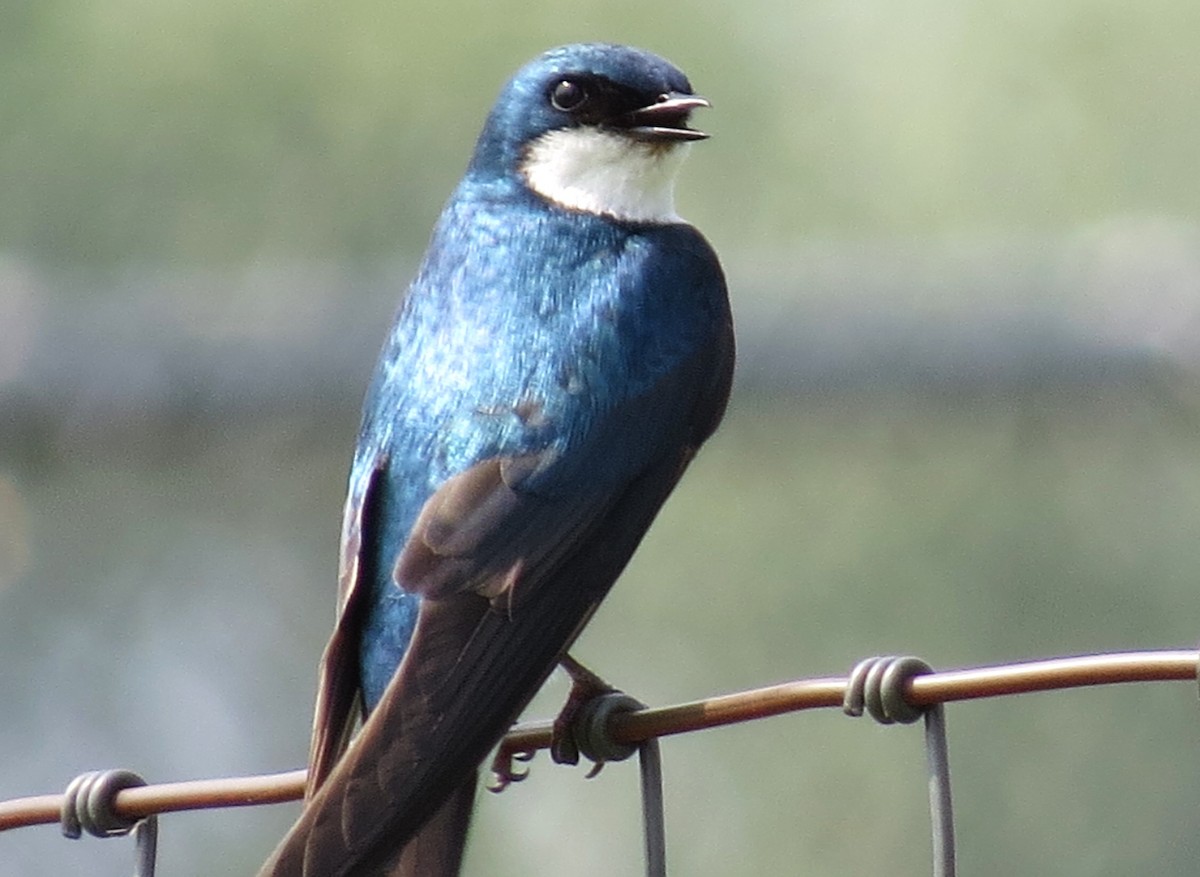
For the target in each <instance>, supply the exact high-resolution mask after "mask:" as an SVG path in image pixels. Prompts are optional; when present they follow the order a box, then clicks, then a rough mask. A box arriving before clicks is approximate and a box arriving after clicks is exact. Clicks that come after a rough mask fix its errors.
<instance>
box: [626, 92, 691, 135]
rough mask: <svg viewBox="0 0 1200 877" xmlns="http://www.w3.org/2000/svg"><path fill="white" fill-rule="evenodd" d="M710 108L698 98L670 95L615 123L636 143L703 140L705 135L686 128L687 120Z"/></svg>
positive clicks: (688, 95)
mask: <svg viewBox="0 0 1200 877" xmlns="http://www.w3.org/2000/svg"><path fill="white" fill-rule="evenodd" d="M710 106H712V104H710V103H709V102H708V101H707V100H706V99H704V98H702V97H700V96H699V95H695V94H680V93H679V92H672V93H670V94H664V95H663V96H662V97H660V98H659V99H658V100H657V101H656V102H654V103H652V104H650V105H649V106H646V107H642V108H641V109H638V110H634V111H633V112H632V113H627V114H626V115H624V116H622V117H621V118H620V119H617V120H616V125H617V126H619V127H620V128H621V130H622V131H624V132H625V133H627V134H629V136H631V137H634V138H636V139H638V140H646V141H650V142H660V143H661V142H672V141H686V140H704V139H705V138H706V137H708V135H707V134H705V133H704V132H703V131H697V130H695V129H694V128H689V127H688V126H687V123H688V116H689V115H691V112H692V110H698V109H701V108H703V107H710Z"/></svg>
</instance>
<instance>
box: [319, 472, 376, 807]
mask: <svg viewBox="0 0 1200 877" xmlns="http://www.w3.org/2000/svg"><path fill="white" fill-rule="evenodd" d="M384 463H385V460H384V459H383V458H380V459H377V460H376V461H375V465H374V466H373V467H372V468H371V471H370V473H369V474H368V475H367V481H366V485H365V486H364V487H363V490H362V493H361V495H355V494H353V493H352V494H351V495H350V496H349V497H348V498H347V500H346V510H345V514H344V518H343V521H342V554H341V558H340V560H339V563H338V616H337V621H336V622H335V624H334V628H333V634H332V635H331V636H330V637H329V643H328V644H327V645H326V646H325V651H324V653H323V654H322V655H321V664H320V668H319V669H318V671H317V676H318V678H317V703H316V707H315V709H314V711H313V729H312V742H311V744H310V747H309V757H308V780H307V783H306V784H305V791H304V795H305V797H306V798H311V797H312V796H313V795H314V794H315V793H316V790H317V789H318V788H320V786H321V784H322V783H324V782H325V779H326V777H328V776H329V772H330V771H331V770H333V766H334V764H336V763H337V760H338V759H339V758H340V757H341V755H342V753H343V752H344V751H345V749H346V746H347V745H348V744H349V742H350V737H351V734H352V732H353V730H354V726H355V723H356V722H357V720H358V716H359V714H360V712H361V707H360V692H359V676H358V633H357V631H358V630H359V629H360V626H361V625H360V623H359V622H360V617H361V614H362V609H363V604H364V603H365V599H366V598H365V594H366V591H367V588H365V587H361V569H362V541H363V533H364V532H366V529H367V528H369V526H370V516H371V512H372V510H373V509H374V506H375V494H376V488H377V486H378V484H379V475H380V472H381V471H382V469H383V466H384Z"/></svg>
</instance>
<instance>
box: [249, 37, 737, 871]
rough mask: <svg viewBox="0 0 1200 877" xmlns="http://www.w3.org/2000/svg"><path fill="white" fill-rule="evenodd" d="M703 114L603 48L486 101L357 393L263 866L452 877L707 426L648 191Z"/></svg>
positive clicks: (681, 294)
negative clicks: (312, 712) (343, 489)
mask: <svg viewBox="0 0 1200 877" xmlns="http://www.w3.org/2000/svg"><path fill="white" fill-rule="evenodd" d="M706 106H708V101H706V100H705V99H704V98H702V97H699V96H697V95H696V94H695V93H693V91H692V87H691V85H690V83H689V82H688V80H687V78H686V77H685V76H684V75H683V73H681V72H680V71H679V70H678V69H676V68H675V67H674V66H672V65H671V64H669V63H668V62H667V61H665V60H663V59H662V58H659V57H657V56H655V55H652V54H649V53H647V52H643V51H639V50H636V49H632V48H628V47H624V46H614V45H600V44H588V45H572V46H565V47H562V48H558V49H553V50H551V51H549V52H546V53H545V54H543V55H541V56H540V57H538V58H536V59H535V60H533V61H532V62H531V63H529V64H528V65H526V66H525V67H523V68H522V69H521V70H520V71H518V72H517V74H516V75H515V76H514V77H513V79H512V80H511V81H510V82H509V83H508V84H507V85H506V86H505V87H504V89H503V90H502V91H501V93H500V96H499V98H498V99H497V100H496V103H495V105H494V106H493V108H492V110H491V113H490V114H489V115H488V118H487V121H486V123H485V125H484V128H483V132H482V134H481V135H480V137H479V140H478V143H477V144H476V147H475V152H474V155H473V157H472V158H471V161H470V164H469V166H468V167H467V171H466V174H465V176H464V177H463V179H462V182H461V183H459V185H458V187H457V189H455V191H454V193H453V194H452V195H451V197H450V200H449V202H448V203H447V204H446V207H445V209H444V210H443V212H442V215H441V218H440V219H439V220H438V223H437V226H436V228H435V229H434V232H433V237H432V240H431V242H430V245H429V249H428V251H427V252H426V254H425V258H424V261H423V263H422V265H421V267H420V270H419V272H418V274H417V277H416V279H415V280H414V281H413V283H412V286H411V287H410V289H409V290H408V294H407V296H406V297H405V298H404V301H403V303H402V305H401V307H400V311H399V314H398V316H397V317H396V320H395V323H394V325H393V327H392V329H391V333H390V334H389V336H388V338H387V341H386V343H385V345H384V348H383V352H382V354H381V357H380V359H379V363H378V366H377V368H376V370H375V373H374V377H373V379H372V381H371V385H370V388H369V390H368V392H367V397H366V402H365V404H364V411H363V420H362V427H361V431H360V433H359V437H358V445H357V449H356V451H355V455H354V461H353V464H352V467H351V472H350V483H349V496H348V499H347V502H346V510H345V517H344V522H343V529H342V554H341V565H340V571H339V599H338V618H337V624H336V628H335V630H334V632H333V635H332V638H331V639H330V642H329V645H328V646H327V648H326V650H325V654H324V657H323V658H322V664H321V673H320V685H319V690H318V695H317V707H316V720H315V726H314V731H313V742H312V753H311V759H310V764H309V780H308V782H309V786H308V797H307V802H306V805H305V808H304V810H303V811H302V813H301V816H300V818H299V820H298V822H297V823H296V825H295V826H294V827H293V828H292V830H291V831H290V832H289V833H288V835H287V836H286V837H285V838H284V840H283V841H282V843H281V844H280V846H279V847H278V849H276V851H275V852H274V854H273V855H272V857H271V859H270V860H269V861H268V862H267V864H266V865H265V866H264V867H263V870H262V872H261V874H262V875H274V877H282V875H288V877H302V875H304V877H345V875H355V877H359V875H385V874H386V875H418V874H419V875H421V877H445V875H454V874H457V873H458V870H459V864H460V859H461V855H462V848H463V844H464V842H465V836H466V829H467V824H468V821H469V818H470V810H471V805H472V801H473V796H474V789H475V784H476V779H477V771H478V768H479V765H480V763H481V761H482V760H483V759H484V758H485V757H486V755H487V753H488V750H489V749H491V747H493V746H494V745H495V744H496V743H497V742H498V741H499V739H500V738H501V737H502V736H503V735H504V733H505V731H507V729H508V728H509V726H510V725H511V724H512V723H513V722H514V721H515V720H516V718H517V716H518V714H519V713H520V711H521V710H522V709H523V708H524V707H525V705H526V704H527V703H528V702H529V700H530V699H531V698H532V696H533V695H534V693H535V692H536V691H537V689H538V688H539V686H540V685H541V684H542V682H543V681H544V680H545V678H546V677H547V676H548V675H549V673H550V671H551V670H552V669H553V667H554V666H555V664H556V663H557V662H558V661H559V660H560V659H561V658H562V657H563V656H564V654H565V652H566V649H567V648H568V646H570V644H571V643H572V642H573V641H574V639H575V637H576V636H577V635H578V634H579V632H580V630H581V629H582V628H583V626H584V625H585V624H586V623H587V621H588V619H589V618H590V617H591V614H592V612H593V611H595V609H596V607H597V605H598V604H599V603H600V601H601V600H602V599H603V597H604V595H605V594H606V593H607V592H608V589H609V587H610V586H611V585H612V583H613V581H614V580H615V579H616V578H617V576H618V575H619V574H620V572H621V570H622V569H623V568H624V566H625V564H626V563H627V562H628V560H629V558H630V556H631V555H632V554H633V551H634V549H635V548H636V547H637V545H638V543H639V542H640V541H641V539H642V536H643V535H644V534H645V532H646V528H647V527H649V525H650V523H651V521H652V520H653V519H654V516H655V514H656V513H657V512H658V509H659V507H660V506H661V505H662V503H663V502H664V501H665V500H666V498H667V496H668V494H670V492H671V490H672V489H673V488H674V486H675V484H676V482H677V481H678V480H679V478H680V476H681V475H682V474H683V471H684V469H685V468H686V467H687V465H688V463H689V462H690V461H691V459H692V457H693V455H694V454H695V453H696V451H697V449H698V448H699V447H700V445H701V444H702V443H703V442H704V440H705V439H707V438H708V437H709V435H711V434H712V432H713V430H714V429H716V427H717V424H718V422H719V421H720V419H721V417H722V414H723V413H724V410H725V402H726V399H727V397H728V395H729V387H730V382H731V379H732V374H733V361H734V342H733V328H732V321H731V317H730V311H729V303H728V299H727V296H726V289H725V280H724V277H723V275H722V272H721V267H720V264H719V263H718V261H717V257H716V255H715V254H714V252H713V250H712V248H711V247H710V246H709V244H708V242H707V241H706V240H705V239H704V237H703V236H701V234H700V233H699V232H698V231H696V229H695V228H693V227H692V226H691V225H688V224H687V223H686V222H684V220H682V219H681V218H680V217H679V216H678V215H677V214H676V212H675V204H674V197H673V188H674V179H675V174H676V171H677V169H678V167H679V164H680V161H681V160H682V158H683V156H684V154H685V153H686V151H687V145H688V144H689V143H691V142H692V141H695V140H700V139H703V138H704V137H705V136H706V135H705V134H703V133H701V132H700V131H697V130H695V129H693V128H690V127H688V119H689V115H690V113H691V112H692V110H695V109H698V108H700V107H706ZM360 719H362V722H363V725H362V729H361V731H360V732H359V733H358V735H357V736H356V737H354V738H353V739H351V732H352V730H353V728H354V726H355V724H356V723H357V722H358V721H359V720H360Z"/></svg>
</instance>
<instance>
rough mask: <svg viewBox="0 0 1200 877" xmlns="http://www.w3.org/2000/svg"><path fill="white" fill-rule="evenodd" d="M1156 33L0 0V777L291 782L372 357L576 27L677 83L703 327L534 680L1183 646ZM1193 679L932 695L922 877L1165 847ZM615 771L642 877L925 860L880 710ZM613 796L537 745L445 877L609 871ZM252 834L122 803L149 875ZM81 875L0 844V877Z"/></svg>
mask: <svg viewBox="0 0 1200 877" xmlns="http://www.w3.org/2000/svg"><path fill="white" fill-rule="evenodd" d="M1197 33H1200V5H1197V4H1196V3H1195V2H1193V0H1173V2H1172V0H1149V2H1146V3H1141V4H1128V3H1116V2H1101V0H1092V2H1084V0H1060V2H1057V3H1053V4H1045V3H1032V2H1021V0H1005V2H992V0H976V2H973V3H970V4H964V3H949V2H914V3H903V4H896V3H891V2H883V0H862V2H854V0H850V2H847V0H837V2H834V0H830V2H793V0H787V2H780V0H747V2H744V3H737V4H734V3H715V2H711V0H690V2H688V0H684V2H679V3H675V4H666V5H664V4H647V3H643V2H629V0H607V2H603V3H589V2H586V0H567V2H559V3H553V4H551V3H544V2H531V3H526V4H519V5H516V4H503V3H501V4H494V5H491V6H485V5H483V4H478V5H476V4H469V3H457V2H454V0H449V2H444V3H441V4H437V5H433V4H428V5H422V6H420V7H418V6H416V5H414V4H405V3H398V2H394V0H388V2H383V0H347V2H343V3H338V4H332V3H320V2H310V0H295V2H291V3H263V2H259V3H239V2H229V0H216V2H209V3H185V2H170V0H166V2H163V0H155V2H140V0H95V2H90V0H40V2H38V3H22V2H17V3H8V4H4V5H0V83H2V84H3V85H2V88H0V199H2V200H0V705H2V707H0V752H3V753H4V754H3V756H0V798H9V797H14V796H18V795H27V794H36V793H44V792H50V791H54V790H58V789H61V788H62V787H63V786H64V785H65V784H66V782H67V781H68V780H69V779H70V778H71V777H72V776H73V775H74V774H76V773H77V772H79V771H81V770H84V769H89V768H96V767H110V766H125V767H130V768H133V769H136V770H138V771H140V772H142V773H143V774H144V775H145V776H147V777H148V778H150V779H152V780H179V779H187V778H196V777H207V776H216V775H230V774H243V773H254V772H266V771H276V770H285V769H290V768H294V767H298V766H300V765H301V764H302V763H303V759H304V757H305V750H306V746H307V737H308V724H309V712H310V705H311V698H312V691H313V683H314V673H315V666H316V662H317V658H318V655H319V652H320V649H321V647H322V644H323V641H324V638H325V636H326V634H327V632H328V630H329V627H330V624H331V621H332V615H333V592H334V582H333V579H334V567H335V561H336V556H337V529H338V523H339V515H340V507H341V502H342V496H341V494H342V489H343V483H344V477H345V470H346V467H347V463H348V460H349V455H350V451H351V445H352V442H353V436H354V433H355V431H356V427H357V419H358V406H359V401H360V399H361V393H362V390H363V387H364V385H365V380H366V376H367V374H368V372H369V370H370V368H371V366H372V364H373V360H374V357H375V353H376V350H377V347H378V345H379V343H380V341H381V339H382V337H383V333H384V331H385V327H386V325H387V323H388V321H389V319H390V317H391V313H392V311H393V309H394V308H395V305H396V302H397V300H398V296H399V295H400V293H401V291H402V290H403V288H404V286H405V284H406V283H407V281H408V278H409V277H410V276H411V273H412V271H413V268H414V265H415V263H416V260H417V259H418V258H419V256H420V253H421V251H422V249H423V247H424V244H425V241H426V237H427V235H428V231H429V228H430V227H431V225H432V223H433V221H434V219H435V217H436V214H437V211H438V210H439V208H440V205H441V203H442V201H443V199H444V198H445V197H446V195H447V194H448V192H449V191H450V189H451V187H452V186H453V184H454V183H455V181H456V180H457V178H458V176H459V174H460V172H461V169H462V167H463V166H464V164H465V162H466V159H467V156H468V154H469V151H470V148H471V145H472V142H473V139H474V136H475V134H476V132H477V130H478V127H479V125H480V123H481V120H482V118H483V115H484V113H485V112H486V110H487V107H488V106H489V105H490V103H491V101H492V99H493V97H494V95H495V93H496V92H497V90H498V89H499V87H500V85H501V83H502V82H503V81H504V80H505V79H506V78H507V77H508V75H509V74H510V73H511V72H512V70H513V69H515V68H516V67H517V66H518V65H519V64H520V63H522V62H524V61H525V60H526V59H527V58H529V57H531V56H532V55H534V54H536V53H537V52H538V51H540V50H541V49H543V48H545V47H547V46H550V45H554V44H558V43H562V42H568V41H573V40H579V39H604V40H611V41H618V42H629V43H634V44H637V45H641V46H644V47H647V48H651V49H654V50H656V51H659V52H661V53H662V54H665V55H666V56H668V57H669V58H671V59H673V60H674V61H676V62H677V63H678V64H679V65H680V66H682V67H683V68H684V69H685V70H686V71H688V73H689V74H690V76H691V77H692V80H693V82H694V84H695V86H696V88H697V89H698V90H699V91H700V92H701V93H703V94H705V95H707V96H708V97H710V98H711V99H712V101H713V104H714V107H715V108H714V109H713V110H712V111H709V112H706V113H705V114H704V117H703V119H702V120H699V124H700V125H702V126H703V127H704V128H705V129H706V130H709V131H711V132H712V134H713V139H712V140H711V141H710V142H708V143H705V144H702V145H700V146H698V147H697V148H696V149H695V150H694V153H693V156H692V159H691V161H690V162H689V165H688V167H687V168H686V169H685V172H684V176H683V179H682V180H681V182H680V191H679V201H680V209H681V212H682V213H683V214H684V215H686V216H688V217H689V218H690V219H692V220H693V221H695V222H696V224H697V225H699V226H700V227H701V228H702V229H703V230H704V231H705V232H706V234H708V236H709V237H710V238H711V240H712V241H713V243H714V244H715V246H716V247H717V249H718V251H719V252H720V253H721V254H722V256H723V258H724V260H725V263H726V267H727V270H728V274H729V281H730V288H731V290H732V295H733V300H734V307H735V312H736V317H737V322H738V329H739V337H740V345H741V361H740V370H739V379H738V385H737V388H736V391H735V401H734V403H733V405H732V408H731V410H730V414H729V417H728V420H727V422H726V425H725V427H724V429H723V430H722V431H721V433H720V434H719V435H718V436H717V437H716V438H715V439H714V440H713V441H712V443H711V444H710V446H709V447H708V448H707V449H706V450H705V452H704V453H703V454H702V455H701V456H700V458H699V459H698V460H697V461H696V463H695V465H694V466H693V468H692V471H691V472H690V473H689V476H688V478H687V479H686V480H685V483H684V484H683V486H682V487H681V489H680V490H679V491H678V492H677V494H676V496H675V497H674V498H673V499H672V500H671V502H670V503H669V504H668V506H667V508H666V509H665V511H664V512H663V514H662V516H661V517H660V519H659V521H658V523H657V524H656V525H655V527H654V529H653V530H652V531H651V534H650V536H649V537H648V538H647V540H646V542H645V544H644V546H643V549H642V550H641V552H640V553H639V555H638V556H637V558H636V560H635V562H634V563H633V564H632V566H631V567H630V569H629V570H628V572H627V574H626V575H625V577H624V579H623V581H622V582H620V583H619V585H618V586H617V588H616V589H615V591H614V593H613V595H612V597H611V598H610V599H609V600H608V601H607V603H606V604H605V606H604V608H603V609H602V611H601V612H600V613H599V614H598V616H597V617H596V619H595V621H594V622H593V623H592V625H591V627H590V628H589V629H588V631H587V632H586V634H585V635H584V636H583V638H582V639H581V641H580V643H579V645H578V646H577V648H576V653H577V655H578V656H579V657H580V658H582V659H584V660H585V661H586V662H588V663H589V664H591V665H593V666H594V667H595V668H596V669H597V670H599V671H601V672H602V673H603V674H604V675H606V676H608V677H610V678H611V679H612V680H613V681H615V682H616V683H618V684H620V685H621V686H623V687H625V688H627V689H628V690H629V691H631V692H632V693H634V694H635V695H637V696H638V697H640V698H641V699H643V700H645V701H648V702H650V703H655V704H660V703H669V702H676V701H680V700H686V699H692V698H697V697H702V696H705V695H708V694H714V693H719V692H725V691H731V690H735V689H738V688H744V687H753V686H758V685H764V684H768V683H772V682H777V681H782V680H786V679H790V678H796V677H801V676H810V675H830V674H840V673H844V672H845V671H846V670H847V669H848V668H849V667H850V666H851V664H852V663H853V662H854V661H855V660H857V659H858V658H860V657H862V656H865V655H870V654H876V653H886V652H915V653H919V654H921V655H923V656H924V657H926V658H927V659H928V660H929V661H931V662H932V663H933V664H934V665H937V666H942V667H952V666H961V665H969V664H976V663H984V662H999V661H1007V660H1013V659H1022V658H1033V657H1039V656H1047V655H1057V654H1068V653H1080V652H1091V651H1103V650H1114V649H1130V648H1143V647H1187V646H1189V645H1190V644H1192V643H1194V642H1195V641H1196V639H1197V638H1198V637H1200V596H1198V594H1197V588H1196V572H1197V569H1198V567H1200V539H1197V535H1198V533H1200V459H1198V452H1200V422H1198V421H1200V382H1198V377H1197V376H1198V372H1197V368H1198V367H1200V224H1198V219H1200V174H1198V173H1197V162H1198V156H1200V114H1198V113H1197V112H1196V96H1197V94H1200V55H1197V53H1196V51H1195V38H1196V34H1197ZM564 691H565V685H564V684H563V682H562V681H561V680H558V679H556V680H554V681H553V682H552V684H551V686H550V690H549V691H548V692H547V693H546V694H545V695H544V696H543V697H542V698H540V699H539V700H538V701H537V703H536V704H535V705H534V707H533V708H532V709H531V711H530V713H531V715H532V716H536V717H548V716H550V715H552V714H553V712H554V711H555V709H556V706H557V702H558V699H559V698H561V696H562V695H563V693H564ZM1196 709H1197V707H1196V704H1195V693H1194V691H1193V690H1192V689H1191V688H1190V687H1189V686H1187V685H1180V684H1175V685H1162V684H1158V685H1154V684H1146V685H1139V686H1125V687H1120V688H1108V689H1097V690H1089V691H1078V692H1070V693H1062V694H1041V695H1029V696H1025V697H1021V698H1015V699H1009V700H1005V701H987V702H975V703H967V704H961V705H956V706H953V707H952V708H951V709H950V710H949V725H950V731H951V758H952V763H953V767H954V771H955V789H954V791H955V795H956V802H957V805H958V815H959V832H960V848H961V863H962V870H963V872H964V873H967V874H972V875H1012V874H1022V875H1027V874H1054V875H1128V874H1150V873H1152V874H1158V875H1183V874H1189V875H1190V874H1194V873H1195V871H1196V864H1195V863H1196V861H1197V857H1200V839H1198V838H1200V834H1198V833H1197V831H1196V828H1197V817H1196V813H1197V812H1200V767H1198V765H1200V761H1198V760H1197V758H1196V752H1197V746H1200V722H1198V721H1197V715H1196ZM664 756H665V763H666V773H667V810H668V830H669V835H668V847H669V853H670V861H671V869H672V873H674V874H677V875H688V877H692V875H696V877H708V875H729V874H755V875H759V874H761V875H785V874H788V875H791V874H804V875H845V874H855V875H859V874H861V875H870V874H921V873H927V872H928V870H929V864H928V861H929V852H928V846H929V842H928V838H927V836H926V833H927V827H926V826H927V820H928V817H927V814H926V811H925V786H924V776H923V755H922V752H921V743H920V734H919V731H917V730H916V729H884V728H879V727H875V726H873V725H871V724H869V723H867V722H862V721H860V722H850V721H848V720H847V719H845V718H843V717H841V716H840V715H838V714H835V713H833V712H825V713H808V714H800V715H795V716H786V717H780V718H775V719H772V720H769V721H765V722H759V723H754V724H750V725H743V726H739V727H735V728H729V729H723V730H714V731H708V732H704V733H700V734H693V735H689V736H684V737H678V738H672V739H670V740H668V741H666V742H665V744H664ZM635 789H636V770H635V769H634V768H633V767H632V765H631V764H630V765H619V766H612V767H610V768H609V769H607V770H606V771H605V772H604V773H603V774H602V775H601V777H600V778H598V779H596V780H594V781H592V782H584V780H583V778H582V772H581V771H573V770H569V769H563V768H556V767H553V766H551V765H549V764H548V762H547V761H546V759H545V758H544V756H543V757H539V758H538V759H537V761H536V762H535V763H534V765H533V775H532V777H531V779H530V780H529V781H528V782H526V783H525V784H523V785H521V786H519V787H514V788H513V789H511V790H510V791H509V792H507V793H505V794H504V795H501V796H484V798H483V800H482V804H481V807H480V817H479V820H478V826H477V830H476V832H475V834H474V838H473V844H472V848H471V851H470V854H469V860H468V869H467V871H468V873H469V874H474V875H484V874H486V875H518V874H519V875H536V874H572V875H606V877H608V875H627V877H634V875H638V874H640V873H641V870H640V869H641V863H640V840H639V830H638V818H639V817H638V805H637V799H636V795H635ZM294 814H295V808H294V807H293V806H277V807H270V808H260V809H257V810H254V811H250V810H238V811H223V812H212V813H205V814H183V815H175V816H170V817H167V818H166V819H164V820H163V825H162V838H161V845H160V848H161V867H160V873H161V874H163V875H164V877H189V875H213V874H249V873H252V872H253V870H254V868H255V867H256V866H257V865H258V863H259V862H260V861H261V859H262V858H264V857H265V855H266V853H267V851H268V850H269V849H270V848H271V847H272V846H273V844H274V843H275V841H276V840H277V839H278V837H279V836H280V835H281V834H282V832H283V830H284V828H285V827H286V825H287V824H288V823H289V822H290V820H291V819H292V818H293V816H294ZM131 863H132V849H131V845H130V844H129V842H128V841H124V842H122V841H98V840H85V841H80V842H70V843H69V842H67V841H64V840H62V839H60V838H59V837H58V835H57V831H56V829H55V828H53V827H45V828H32V829H24V830H20V831H15V832H10V833H6V834H4V835H0V873H2V874H4V875H10V874H11V875H18V877H25V875H29V877H39V875H55V877H58V875H72V874H79V875H102V877H103V875H120V874H125V873H127V872H128V871H129V870H130V868H131Z"/></svg>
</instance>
